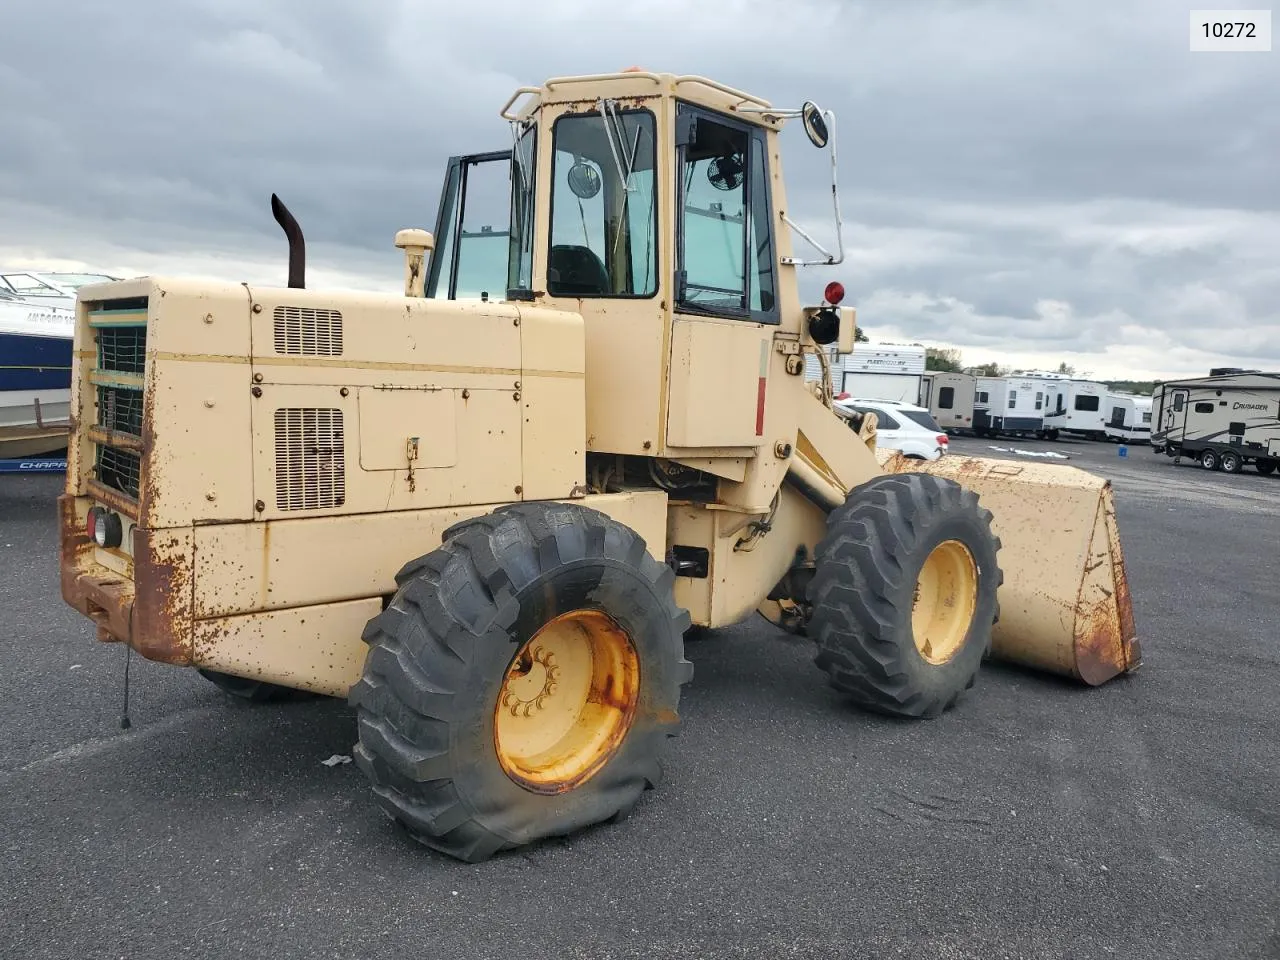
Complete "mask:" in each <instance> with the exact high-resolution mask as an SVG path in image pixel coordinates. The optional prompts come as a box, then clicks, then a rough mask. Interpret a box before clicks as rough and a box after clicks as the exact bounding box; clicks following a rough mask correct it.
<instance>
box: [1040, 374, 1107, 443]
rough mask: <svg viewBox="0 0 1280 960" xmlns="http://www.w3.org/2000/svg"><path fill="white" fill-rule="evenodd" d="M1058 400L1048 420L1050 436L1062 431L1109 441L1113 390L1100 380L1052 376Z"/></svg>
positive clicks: (1047, 415)
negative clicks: (1108, 408) (1108, 406)
mask: <svg viewBox="0 0 1280 960" xmlns="http://www.w3.org/2000/svg"><path fill="white" fill-rule="evenodd" d="M1046 379H1048V380H1049V381H1050V382H1051V383H1052V388H1053V393H1054V398H1053V403H1052V404H1050V406H1049V409H1048V411H1047V413H1046V416H1045V418H1044V425H1045V429H1046V430H1047V431H1048V432H1049V436H1050V437H1056V436H1057V435H1058V432H1059V431H1062V430H1065V431H1066V432H1067V433H1075V434H1080V435H1081V436H1085V437H1088V438H1090V439H1091V440H1105V439H1106V438H1107V424H1106V421H1107V411H1106V409H1105V406H1106V404H1105V401H1106V399H1107V393H1108V391H1109V389H1110V388H1109V387H1108V386H1107V385H1106V384H1105V383H1099V382H1098V381H1097V380H1078V379H1076V378H1074V377H1066V376H1062V375H1061V374H1054V375H1049V376H1048V377H1047V378H1046Z"/></svg>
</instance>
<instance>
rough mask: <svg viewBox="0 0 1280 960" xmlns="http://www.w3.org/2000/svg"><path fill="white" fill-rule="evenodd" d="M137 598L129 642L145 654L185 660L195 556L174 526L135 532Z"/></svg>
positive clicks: (188, 649) (186, 662)
mask: <svg viewBox="0 0 1280 960" xmlns="http://www.w3.org/2000/svg"><path fill="white" fill-rule="evenodd" d="M133 549H134V571H135V578H136V579H135V581H134V584H135V586H134V590H135V594H136V596H135V599H134V607H133V622H132V633H133V636H132V638H131V640H130V645H131V646H132V647H133V648H134V649H135V650H137V651H138V653H140V654H142V656H144V657H146V658H147V659H148V660H156V661H159V662H161V663H172V664H178V665H184V666H188V665H190V664H191V662H192V657H191V633H192V621H193V617H192V607H193V599H192V597H193V587H194V579H195V578H194V570H193V559H194V558H193V557H191V556H189V555H188V554H187V553H186V551H185V550H184V549H183V544H182V540H181V538H179V537H178V536H176V535H175V534H174V532H172V531H163V530H161V531H151V530H142V529H137V530H135V532H134V541H133Z"/></svg>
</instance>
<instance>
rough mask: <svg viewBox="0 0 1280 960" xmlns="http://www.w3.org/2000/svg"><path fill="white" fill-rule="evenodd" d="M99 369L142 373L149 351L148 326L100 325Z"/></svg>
mask: <svg viewBox="0 0 1280 960" xmlns="http://www.w3.org/2000/svg"><path fill="white" fill-rule="evenodd" d="M97 333H98V369H99V370H112V371H115V372H117V373H142V372H143V362H144V361H145V359H146V352H147V328H146V327H123V326H121V327H99V328H98V331H97Z"/></svg>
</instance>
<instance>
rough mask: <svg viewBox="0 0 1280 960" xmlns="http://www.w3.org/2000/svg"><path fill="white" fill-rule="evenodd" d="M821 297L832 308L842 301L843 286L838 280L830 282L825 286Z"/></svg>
mask: <svg viewBox="0 0 1280 960" xmlns="http://www.w3.org/2000/svg"><path fill="white" fill-rule="evenodd" d="M822 297H823V299H824V300H826V301H827V303H829V304H831V305H832V306H833V307H834V306H835V305H836V304H838V303H839V302H840V301H841V300H843V299H844V284H842V283H840V281H838V280H832V281H831V282H830V283H828V284H827V289H825V290H823V291H822Z"/></svg>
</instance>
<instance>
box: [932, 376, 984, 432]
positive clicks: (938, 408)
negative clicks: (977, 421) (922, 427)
mask: <svg viewBox="0 0 1280 960" xmlns="http://www.w3.org/2000/svg"><path fill="white" fill-rule="evenodd" d="M977 385H978V378H977V377H974V376H972V375H970V374H967V373H947V372H943V371H940V370H933V371H930V372H929V373H926V374H925V375H924V376H923V377H922V378H921V381H920V398H919V400H918V401H917V403H919V404H920V406H922V407H925V408H927V409H928V411H929V413H931V414H932V415H933V419H934V420H936V421H938V426H940V427H942V429H943V430H944V431H946V432H948V433H950V432H951V431H953V430H972V429H973V401H974V395H975V394H976V392H977Z"/></svg>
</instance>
